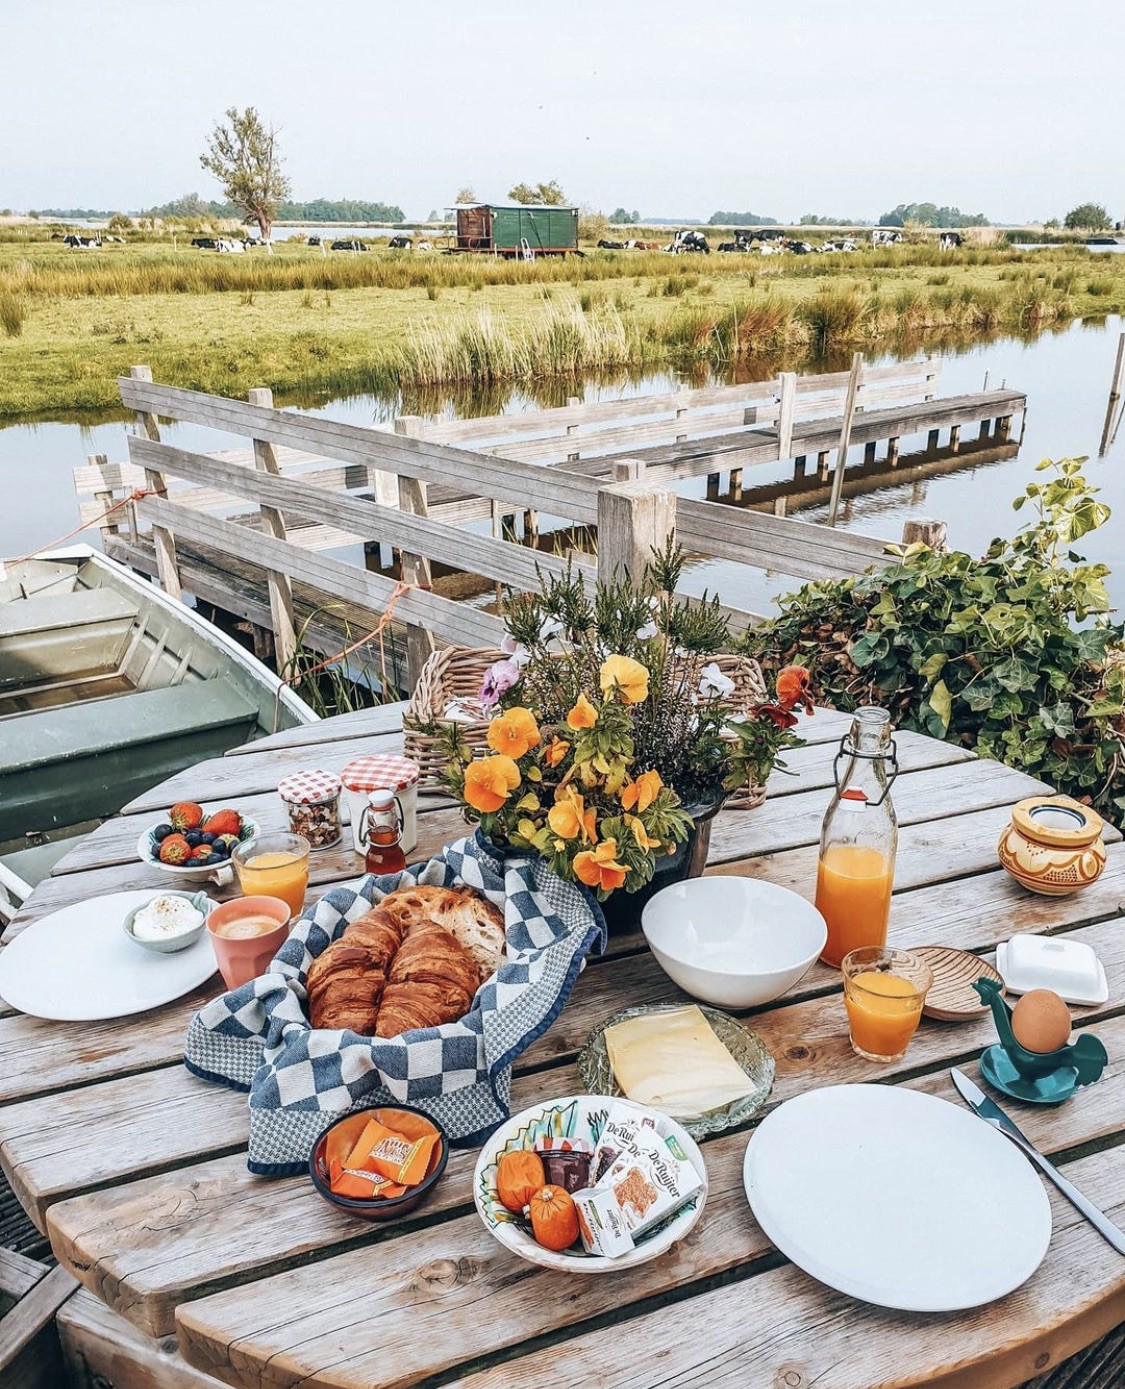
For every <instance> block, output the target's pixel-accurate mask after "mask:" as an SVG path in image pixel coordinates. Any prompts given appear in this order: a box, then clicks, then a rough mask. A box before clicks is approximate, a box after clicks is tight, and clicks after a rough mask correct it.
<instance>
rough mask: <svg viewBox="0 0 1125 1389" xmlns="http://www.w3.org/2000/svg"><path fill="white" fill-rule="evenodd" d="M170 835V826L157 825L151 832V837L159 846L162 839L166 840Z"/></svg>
mask: <svg viewBox="0 0 1125 1389" xmlns="http://www.w3.org/2000/svg"><path fill="white" fill-rule="evenodd" d="M171 833H172V826H171V825H157V827H156V828H155V829H154V830H153V832H152V837H153V839H155V840H156V842H157V843H158V844H159V843H160V841H161V840H162V839H167V838H168V836H169V835H170V834H171Z"/></svg>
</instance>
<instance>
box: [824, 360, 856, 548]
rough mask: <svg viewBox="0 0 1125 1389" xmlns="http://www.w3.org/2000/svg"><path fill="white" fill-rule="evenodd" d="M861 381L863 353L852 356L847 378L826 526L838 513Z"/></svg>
mask: <svg viewBox="0 0 1125 1389" xmlns="http://www.w3.org/2000/svg"><path fill="white" fill-rule="evenodd" d="M862 379H863V353H862V352H854V353H853V354H852V370H851V375H850V376H849V377H848V394H847V396H846V398H845V400H844V418H843V422H842V423H841V425H840V443H839V446H838V447H837V449H836V471H835V472H834V473H833V474H832V495H831V497H830V498H829V501H828V524H829V525H830V526H834V525H835V524H836V518H837V516H838V515H839V513H840V497H841V494H842V493H843V490H844V470H845V468H846V467H847V466H848V447H849V445H850V444H851V441H852V420H853V419H854V418H855V404H856V397H857V396H858V395H859V387H860V382H861V381H862Z"/></svg>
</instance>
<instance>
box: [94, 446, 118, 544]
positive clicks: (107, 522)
mask: <svg viewBox="0 0 1125 1389" xmlns="http://www.w3.org/2000/svg"><path fill="white" fill-rule="evenodd" d="M86 462H87V463H89V464H90V466H91V467H93V468H97V469H98V471H99V472H100V471H101V469H102V468H106V467H108V466H109V459H108V457H107V456H106V455H105V454H104V453H88V454H87V455H86ZM116 500H118V499H117V498H115V497H114V495H113V488H112V487H102V488H99V489H97V490H96V491H95V492H94V501H95V503H96V504H97V505H98V506H100V507H101V509H102V511H103V512H104V511H109V509H110V507H112V506H113V504H114V502H115V501H116ZM121 518H122V511H121V510H118V511H114V512H113V513H112V514H111V515H109V516H103V517H102V519H101V520H100V521H99V522H98V530H99V531H100V532H101V535H102V539H103V540H104V539H105V538H106V536H109V535H117V534H118V533H119V531H120V530H121Z"/></svg>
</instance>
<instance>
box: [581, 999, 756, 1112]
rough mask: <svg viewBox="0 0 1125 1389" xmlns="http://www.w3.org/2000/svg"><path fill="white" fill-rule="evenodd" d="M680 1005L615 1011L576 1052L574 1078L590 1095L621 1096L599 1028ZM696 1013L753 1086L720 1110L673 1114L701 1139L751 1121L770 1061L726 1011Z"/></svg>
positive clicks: (675, 1009)
mask: <svg viewBox="0 0 1125 1389" xmlns="http://www.w3.org/2000/svg"><path fill="white" fill-rule="evenodd" d="M686 1006H687V1005H686V1004H683V1003H653V1004H649V1005H647V1006H646V1007H642V1008H626V1009H625V1011H624V1012H622V1013H615V1014H614V1015H613V1017H612V1018H607V1019H606V1020H605V1022H603V1023H602V1025H601V1026H600V1027H598V1028H595V1030H594V1031H593V1032H591V1033H590V1036H589V1037H588V1038H587V1040H586V1045H585V1046H584V1047H583V1048H582V1050H581V1051H580V1052H579V1053H578V1077H579V1079H580V1080H581V1081H582V1084H583V1085H584V1086H585V1087H586V1089H587V1090H588V1091H589V1092H590V1094H591V1095H614V1096H616V1095H622V1094H623V1093H624V1092H623V1091H622V1089H621V1087H620V1085H618V1083H617V1077H616V1076H615V1075H614V1074H613V1067H612V1066H611V1065H610V1064H609V1054H608V1052H607V1051H606V1045H605V1030H606V1028H607V1027H612V1026H613V1025H614V1023H618V1022H625V1021H626V1019H628V1018H640V1017H647V1016H648V1015H649V1014H650V1013H674V1012H678V1011H679V1010H680V1009H681V1008H684V1007H686ZM697 1006H698V1008H699V1010H700V1012H702V1014H703V1016H704V1017H705V1018H706V1019H707V1021H708V1022H709V1023H710V1024H711V1028H712V1030H713V1031H714V1033H715V1036H716V1037H718V1039H719V1041H720V1042H722V1044H723V1046H725V1047H726V1049H727V1051H729V1052H730V1054H731V1055H732V1056H733V1057H734V1059H735V1061H736V1062H737V1063H738V1065H739V1066H741V1067H742V1069H743V1070H744V1071H745V1072H746V1074H747V1075H748V1076H749V1077H750V1079H751V1080H752V1081H753V1082H754V1089H753V1091H752V1092H751V1093H750V1094H749V1095H744V1096H743V1097H742V1099H740V1100H735V1101H734V1103H733V1104H729V1105H723V1106H722V1108H720V1109H709V1110H708V1111H707V1112H706V1113H705V1114H692V1115H690V1116H688V1117H685V1116H684V1115H682V1114H680V1115H677V1116H676V1117H677V1121H678V1122H679V1123H680V1124H682V1125H683V1127H684V1128H685V1129H687V1131H688V1133H690V1134H691V1136H692V1137H693V1138H706V1137H707V1136H708V1135H709V1134H713V1133H725V1132H726V1130H727V1129H733V1128H736V1127H737V1126H738V1125H739V1124H744V1123H746V1121H747V1120H748V1119H752V1118H753V1117H754V1115H755V1114H757V1112H758V1110H759V1109H761V1107H762V1105H764V1104H765V1102H766V1100H767V1099H768V1097H769V1093H770V1091H771V1090H772V1089H773V1076H774V1060H773V1057H772V1056H771V1055H770V1053H769V1051H768V1050H767V1049H766V1047H765V1046H764V1045H763V1043H762V1042H761V1040H760V1039H759V1037H758V1035H757V1034H756V1033H754V1032H751V1031H750V1030H749V1029H748V1028H745V1027H743V1025H742V1024H741V1023H740V1022H739V1021H738V1019H737V1018H732V1017H731V1016H730V1014H729V1013H723V1012H720V1011H719V1009H718V1008H709V1007H708V1006H707V1005H706V1004H705V1003H700V1004H698V1005H697Z"/></svg>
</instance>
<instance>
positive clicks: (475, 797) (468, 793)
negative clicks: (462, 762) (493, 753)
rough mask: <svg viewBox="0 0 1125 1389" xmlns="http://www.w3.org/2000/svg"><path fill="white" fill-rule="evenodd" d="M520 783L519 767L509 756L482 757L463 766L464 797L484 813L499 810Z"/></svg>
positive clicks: (474, 807)
mask: <svg viewBox="0 0 1125 1389" xmlns="http://www.w3.org/2000/svg"><path fill="white" fill-rule="evenodd" d="M519 784H520V769H519V768H518V767H517V766H516V764H515V763H514V762H513V761H512V759H511V758H510V757H499V756H498V757H482V758H481V759H480V760H479V761H477V762H470V763H469V765H468V766H467V767H466V768H465V799H466V800H467V801H468V803H469V804H470V805H471V806H472V807H473V809H474V810H479V811H481V812H483V813H485V814H489V813H491V812H492V811H494V810H499V809H500V807H501V806H502V805H503V804H504V802H505V801H506V800H507V799H508V797H509V796H510V795H511V794H512V792H513V791H514V790H515V789H516V787H517V786H518V785H519Z"/></svg>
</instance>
